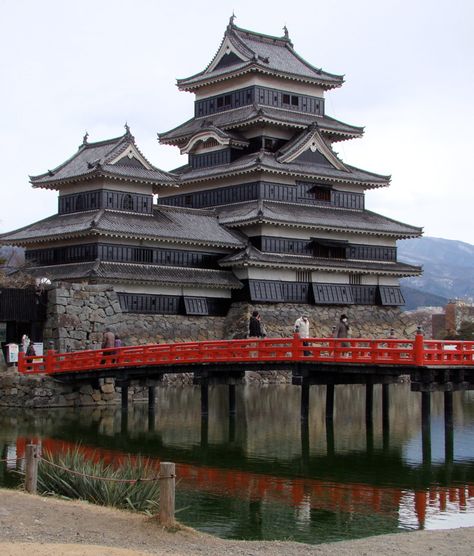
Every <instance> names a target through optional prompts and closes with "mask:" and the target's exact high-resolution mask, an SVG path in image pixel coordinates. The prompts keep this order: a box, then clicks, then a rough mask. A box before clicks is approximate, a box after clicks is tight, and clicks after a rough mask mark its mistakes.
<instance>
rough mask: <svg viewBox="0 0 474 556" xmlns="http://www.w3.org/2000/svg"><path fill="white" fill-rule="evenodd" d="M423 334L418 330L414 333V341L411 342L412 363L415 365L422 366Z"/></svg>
mask: <svg viewBox="0 0 474 556" xmlns="http://www.w3.org/2000/svg"><path fill="white" fill-rule="evenodd" d="M424 340H425V338H424V336H423V333H422V332H421V330H418V331H417V333H416V334H415V342H414V343H413V357H414V360H415V361H414V363H415V365H416V366H419V367H422V366H423V364H424V359H425V358H424V355H425V354H424V349H425V344H424Z"/></svg>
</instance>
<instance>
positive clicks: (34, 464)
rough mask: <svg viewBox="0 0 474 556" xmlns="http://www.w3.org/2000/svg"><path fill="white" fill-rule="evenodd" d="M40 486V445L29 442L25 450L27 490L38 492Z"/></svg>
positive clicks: (31, 492) (33, 492)
mask: <svg viewBox="0 0 474 556" xmlns="http://www.w3.org/2000/svg"><path fill="white" fill-rule="evenodd" d="M37 487H38V446H37V445H36V444H27V445H26V451H25V490H26V492H29V493H30V494H36V492H37Z"/></svg>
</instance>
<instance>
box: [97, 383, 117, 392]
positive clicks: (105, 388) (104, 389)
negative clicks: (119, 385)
mask: <svg viewBox="0 0 474 556" xmlns="http://www.w3.org/2000/svg"><path fill="white" fill-rule="evenodd" d="M100 389H101V391H102V392H103V393H104V394H110V393H112V392H115V386H114V385H113V384H103V385H102V386H101V387H100Z"/></svg>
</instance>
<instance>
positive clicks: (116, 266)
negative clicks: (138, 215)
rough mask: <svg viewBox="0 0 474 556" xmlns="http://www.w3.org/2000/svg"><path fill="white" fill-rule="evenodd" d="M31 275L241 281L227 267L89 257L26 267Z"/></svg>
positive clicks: (217, 283) (227, 285) (212, 284)
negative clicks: (135, 262) (83, 259)
mask: <svg viewBox="0 0 474 556" xmlns="http://www.w3.org/2000/svg"><path fill="white" fill-rule="evenodd" d="M28 273H29V274H31V275H33V276H38V277H39V276H42V277H43V276H44V277H47V278H49V279H50V280H55V281H69V280H87V281H94V282H105V283H123V282H133V283H140V282H141V283H149V284H150V283H152V284H160V285H169V286H206V287H209V288H224V289H238V288H241V287H242V284H241V282H240V281H239V280H238V279H237V278H236V277H235V276H234V275H233V274H232V272H231V271H228V270H207V269H202V268H183V267H171V266H159V265H146V264H134V263H115V262H106V261H101V262H99V261H92V262H86V263H71V264H64V265H54V266H53V265H52V266H38V267H32V268H28Z"/></svg>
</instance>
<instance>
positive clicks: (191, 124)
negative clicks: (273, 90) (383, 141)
mask: <svg viewBox="0 0 474 556" xmlns="http://www.w3.org/2000/svg"><path fill="white" fill-rule="evenodd" d="M314 122H317V124H318V126H319V130H320V132H321V133H322V134H323V135H324V136H327V137H329V139H330V140H331V141H341V140H344V139H351V138H353V137H360V136H361V135H363V133H364V128H363V127H357V126H352V125H350V124H346V123H344V122H340V121H338V120H335V119H334V118H331V117H329V116H316V115H315V114H309V113H307V112H294V111H289V110H281V109H280V108H272V107H270V106H259V105H258V104H249V105H247V106H242V107H240V108H234V109H232V110H227V111H225V112H217V113H215V114H212V115H208V116H203V117H201V118H191V119H190V120H188V121H187V122H184V123H183V124H181V125H179V126H178V127H175V128H174V129H171V130H169V131H165V132H164V133H159V134H158V137H159V140H160V143H164V144H166V145H178V146H182V145H184V144H185V143H186V142H187V141H188V140H189V139H190V138H191V137H193V135H194V134H196V133H198V132H199V131H200V130H201V128H202V126H203V124H205V125H208V124H211V125H213V126H214V127H217V128H219V129H221V130H232V129H238V128H241V127H242V128H243V127H248V126H251V125H254V124H256V123H262V124H274V125H277V126H281V127H287V128H288V127H289V128H296V129H304V128H306V127H308V126H309V125H311V124H313V123H314Z"/></svg>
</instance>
